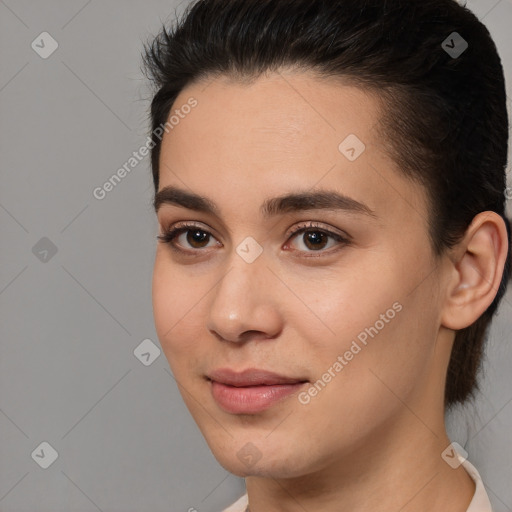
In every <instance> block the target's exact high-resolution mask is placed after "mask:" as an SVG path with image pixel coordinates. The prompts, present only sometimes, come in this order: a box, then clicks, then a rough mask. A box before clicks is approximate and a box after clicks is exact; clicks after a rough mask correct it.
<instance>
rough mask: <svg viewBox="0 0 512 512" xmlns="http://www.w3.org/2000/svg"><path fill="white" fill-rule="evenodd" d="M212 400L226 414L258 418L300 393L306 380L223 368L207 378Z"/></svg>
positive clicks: (249, 370) (255, 370)
mask: <svg viewBox="0 0 512 512" xmlns="http://www.w3.org/2000/svg"><path fill="white" fill-rule="evenodd" d="M207 377H208V380H209V381H210V384H211V393H212V397H213V399H214V400H215V402H217V404H218V405H219V407H221V408H222V409H223V410H225V411H226V412H229V413H232V414H257V413H259V412H262V411H264V410H266V409H268V408H269V407H271V406H273V405H274V404H276V403H277V402H280V401H281V400H284V399H285V398H287V397H289V396H290V395H291V394H293V393H295V392H297V391H298V390H299V389H300V388H301V387H302V386H304V384H306V382H308V381H307V380H306V379H303V378H296V377H287V376H284V375H279V374H277V373H274V372H269V371H267V370H260V369H255V368H249V369H247V370H243V371H241V372H235V371H233V370H231V369H229V368H222V369H218V370H215V371H213V372H211V373H210V374H209V375H208V376H207Z"/></svg>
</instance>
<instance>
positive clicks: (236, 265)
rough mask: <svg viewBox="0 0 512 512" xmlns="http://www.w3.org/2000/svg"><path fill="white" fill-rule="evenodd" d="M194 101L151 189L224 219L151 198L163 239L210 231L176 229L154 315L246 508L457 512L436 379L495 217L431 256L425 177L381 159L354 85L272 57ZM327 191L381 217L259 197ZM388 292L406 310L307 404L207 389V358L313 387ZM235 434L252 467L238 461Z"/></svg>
mask: <svg viewBox="0 0 512 512" xmlns="http://www.w3.org/2000/svg"><path fill="white" fill-rule="evenodd" d="M191 96H193V97H194V98H196V99H197V101H198V105H197V107H196V108H195V109H194V110H193V111H192V112H191V113H190V114H189V115H188V116H187V117H186V118H185V119H183V120H182V121H181V122H180V124H178V125H177V126H175V127H174V129H173V130H171V131H169V133H166V134H165V135H164V138H163V143H162V150H161V157H160V185H159V190H161V189H162V188H163V187H166V186H169V185H174V186H177V187H179V188H182V189H185V190H188V191H193V192H195V193H198V194H201V195H203V196H207V197H208V198H209V199H210V200H211V201H213V202H215V203H216V204H217V205H218V207H219V208H220V211H221V216H220V217H216V216H213V215H211V214H207V213H203V212H197V211H194V210H190V209H186V208H183V207H180V206H176V205H173V204H163V205H162V206H161V207H160V208H159V209H158V212H157V217H158V223H159V227H160V233H162V232H163V231H164V230H165V229H168V228H170V227H173V225H175V224H176V223H178V222H181V221H189V222H194V223H195V224H199V229H202V230H204V231H207V232H209V233H211V236H210V238H209V239H206V240H205V241H203V242H202V243H198V242H196V244H195V245H193V243H194V240H191V238H190V236H189V237H188V238H187V234H186V233H184V234H181V236H179V237H178V238H177V239H175V240H174V242H175V244H176V246H178V247H180V248H181V249H183V250H185V251H187V250H188V251H189V254H188V255H187V254H186V253H178V252H175V251H173V250H172V249H171V247H170V245H168V244H164V243H158V246H157V250H156V257H155V266H154V276H153V309H154V318H155V326H156V330H157V333H158V336H159V339H160V343H161V346H162V348H163V351H164V353H165V355H166V357H167V360H168V362H169V365H170V367H171V369H172V372H173V374H174V376H175V378H176V381H177V382H178V385H179V388H180V391H181V393H182V396H183V399H184V401H185V403H186V405H187V407H188V408H189V410H190V412H191V414H192V416H193V417H194V420H195V421H196V422H197V424H198V426H199V428H200V429H201V431H202V433H203V435H204V437H205V439H206V441H207V443H208V445H209V447H210V448H211V450H212V452H213V454H214V455H215V457H216V458H217V460H218V461H219V463H220V464H221V465H222V466H223V467H224V468H226V469H227V470H228V471H230V472H232V473H234V474H236V475H239V476H243V477H245V478H246V485H247V491H248V495H249V503H250V507H251V512H271V511H281V512H288V511H290V512H291V511H304V510H322V511H323V512H329V511H333V512H334V511H336V512H345V511H347V512H348V511H351V512H359V511H368V510H375V511H377V510H378V511H380V512H388V511H389V512H390V511H393V512H396V511H397V510H400V511H402V512H408V511H413V510H414V511H415V512H422V511H427V510H428V511H446V510H450V511H453V512H464V511H465V510H466V509H467V507H468V505H469V503H470V501H471V499H472V496H473V493H474V490H475V487H474V484H473V481H472V480H471V478H470V477H469V475H468V474H467V473H466V471H465V470H464V469H463V467H462V466H459V467H458V468H457V469H452V468H451V467H450V466H449V465H448V464H447V463H446V462H445V461H444V460H443V459H442V457H441V453H442V452H443V450H445V448H446V447H447V446H448V445H449V444H450V442H451V441H450V439H449V438H448V437H447V435H446V429H445V424H444V408H443V394H444V386H445V374H446V368H447V365H448V361H449V356H450V351H451V347H452V343H453V338H454V330H455V329H460V328H463V327H465V326H467V325H470V324H471V323H472V322H473V321H474V320H476V319H477V318H478V317H479V316H480V315H481V314H482V312H483V311H484V310H485V309H486V307H487V306H488V305H489V304H490V303H491V301H492V299H493V297H494V295H495V293H496V290H497V287H498V284H499V281H500V279H501V275H502V271H503V266H504V261H505V256H506V236H507V235H506V230H505V226H504V223H503V221H502V220H501V219H500V218H499V216H498V215H496V214H493V213H492V212H484V213H482V214H479V215H478V216H477V217H476V218H475V219H474V221H473V224H472V225H471V226H470V227H469V228H468V231H467V234H466V236H465V238H464V239H463V240H462V242H461V243H460V244H459V245H458V246H457V247H455V248H454V249H453V250H452V251H450V252H448V253H447V254H445V255H443V256H442V257H440V258H436V257H435V256H434V254H433V252H432V249H431V246H430V245H429V239H428V231H427V203H426V201H427V200H426V193H425V190H424V189H423V188H421V186H420V185H418V184H415V183H412V182H411V181H409V180H407V179H406V178H405V177H403V176H402V175H401V174H400V172H399V171H398V170H397V167H396V165H395V163H394V162H393V161H392V160H391V159H390V158H389V157H388V156H387V155H386V153H385V151H384V149H383V148H384V146H383V144H381V140H380V138H379V135H378V134H377V132H376V124H375V123H376V121H377V120H378V118H379V115H380V110H379V108H380V104H379V101H378V99H377V98H376V97H375V96H371V95H370V94H369V93H366V92H364V91H363V90H361V89H358V88H356V87H353V86H350V85H348V84H343V83H341V84H340V82H339V81H338V82H335V81H333V80H329V81H327V80H325V79H320V78H318V77H316V76H314V75H313V74H312V73H306V72H304V71H301V72H293V71H292V70H287V71H284V70H283V71H281V72H279V73H272V74H268V75H266V76H263V77H260V78H258V79H257V80H256V81H255V82H254V83H252V84H250V85H247V84H241V83H236V82H234V81H232V80H229V79H228V78H226V77H217V78H216V79H214V80H212V81H210V82H198V83H195V84H192V85H189V86H188V87H187V88H185V89H184V90H183V91H182V92H181V93H180V95H179V97H178V98H177V99H176V102H175V104H174V106H173V108H178V107H179V106H180V105H183V104H185V103H186V102H187V99H188V98H190V97H191ZM348 134H356V135H357V137H358V138H359V139H360V140H361V141H363V142H364V144H365V145H366V149H365V151H364V152H363V153H362V154H361V155H360V156H359V157H358V158H357V159H356V160H355V161H349V160H348V159H347V158H346V157H345V156H344V155H343V154H341V152H340V151H339V150H338V145H339V144H340V142H341V141H342V140H344V139H345V137H346V136H347V135H348ZM320 189H321V190H334V191H336V192H339V193H343V194H345V195H347V196H349V197H351V198H353V199H355V200H357V201H359V202H363V203H365V204H366V205H367V206H368V207H369V208H371V209H372V210H373V211H374V212H375V217H371V216H368V215H363V214H360V213H354V212H351V213H347V212H345V211H324V210H310V211H302V212H292V213H286V214H283V215H279V216H277V217H275V218H270V219H265V218H263V217H262V216H261V215H260V211H259V208H260V205H261V204H262V203H263V201H264V200H265V199H267V198H270V197H275V196H279V195H282V194H286V193H289V192H294V191H297V190H306V191H311V190H320ZM305 221H314V222H317V223H319V224H320V225H321V227H319V228H318V229H320V230H322V229H323V230H325V229H328V230H330V231H334V232H335V233H340V234H343V233H348V234H349V235H350V237H351V241H350V242H349V243H348V244H341V243H339V242H336V241H335V240H334V239H332V238H327V239H325V242H324V244H323V245H320V246H319V247H318V246H317V247H315V246H312V244H309V245H308V243H307V242H308V237H307V233H302V234H298V235H295V236H294V237H292V238H290V237H287V236H286V235H287V233H288V232H289V230H290V228H294V227H297V226H299V225H300V226H302V225H303V224H304V222H305ZM318 229H317V228H313V229H312V231H318ZM248 236H251V237H252V238H254V239H255V240H256V241H257V242H258V243H259V244H260V245H261V247H262V249H263V252H262V253H261V254H260V255H259V256H258V257H257V258H256V259H255V261H254V262H252V263H248V262H246V261H245V260H244V259H243V258H242V257H240V256H239V254H237V252H236V248H237V246H238V245H239V244H240V243H241V242H242V241H243V240H244V239H245V238H246V237H248ZM191 254H197V256H196V257H194V256H192V255H191ZM311 256H313V257H311ZM315 256H317V257H315ZM396 302H398V303H399V304H400V305H401V306H402V309H401V311H400V312H398V313H397V314H396V316H395V317H394V318H393V319H392V320H390V321H389V322H388V323H386V324H385V327H384V328H382V329H381V330H380V331H379V332H378V334H377V335H376V336H375V337H374V338H369V340H368V344H367V346H364V347H363V348H362V350H361V351H360V352H358V353H357V355H355V356H354V357H353V359H352V360H351V361H349V362H348V364H347V365H346V366H344V368H343V370H342V371H340V372H339V373H337V374H336V376H335V377H334V378H332V380H331V382H329V383H328V384H327V385H326V386H325V388H323V389H322V390H321V391H320V392H318V394H317V395H316V396H314V397H312V398H311V400H310V401H309V403H307V404H306V405H304V404H302V403H300V402H299V400H298V396H297V394H293V395H291V396H289V397H287V398H286V399H284V400H282V401H280V402H278V403H276V404H274V405H273V406H272V407H271V408H270V409H267V410H265V411H263V412H261V413H258V414H232V413H228V412H225V411H224V410H223V409H221V408H220V407H219V406H218V405H217V403H216V402H215V401H214V400H213V398H212V395H211V390H210V382H208V381H207V380H206V379H205V375H206V374H207V373H208V372H210V371H211V370H213V369H216V368H225V367H229V368H232V369H233V370H235V371H241V370H243V369H246V368H263V369H266V370H269V371H273V372H276V373H279V374H281V375H286V376H292V377H302V378H306V379H307V380H308V381H310V383H314V382H316V381H317V380H318V379H320V378H321V377H322V375H323V374H325V372H327V371H328V369H329V368H330V367H332V366H333V363H334V362H335V361H336V360H337V357H338V356H339V355H342V354H344V353H345V352H346V351H347V350H348V349H349V348H350V346H351V343H352V341H353V340H355V339H356V337H357V335H358V334H359V333H361V332H362V331H364V330H365V328H367V327H369V326H374V325H375V323H376V321H377V320H379V318H380V315H381V314H383V313H385V312H386V311H387V310H388V309H389V308H391V307H392V305H393V304H394V303H396ZM304 389H306V390H307V389H308V386H307V385H306V387H305V388H304ZM247 443H252V444H253V445H254V446H255V447H256V449H257V453H258V454H259V456H260V458H259V460H258V461H257V462H256V463H253V464H248V463H247V462H245V461H244V460H243V459H242V458H239V457H238V456H237V453H238V452H239V451H240V450H243V449H246V450H247V447H246V446H247ZM244 447H246V448H244ZM391 489H392V490H393V492H390V490H391Z"/></svg>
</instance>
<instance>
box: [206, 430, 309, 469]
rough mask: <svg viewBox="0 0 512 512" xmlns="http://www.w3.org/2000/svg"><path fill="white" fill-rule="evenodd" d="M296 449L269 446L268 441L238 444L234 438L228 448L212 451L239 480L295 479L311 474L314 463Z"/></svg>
mask: <svg viewBox="0 0 512 512" xmlns="http://www.w3.org/2000/svg"><path fill="white" fill-rule="evenodd" d="M276 440H277V439H276ZM265 441H266V442H265ZM235 446H236V447H235ZM238 446H240V447H239V448H238ZM296 446H297V445H296V444H293V443H290V444H289V445H288V446H287V445H286V444H284V443H282V442H278V443H269V442H268V440H265V439H261V440H260V441H257V440H255V441H254V442H253V441H251V440H250V439H248V438H245V439H242V440H238V439H236V441H235V440H234V439H232V438H230V440H229V441H227V444H226V445H225V446H213V447H210V449H211V450H212V453H213V455H214V457H215V458H216V459H217V461H218V463H219V464H220V465H221V466H222V467H223V468H224V469H225V470H226V471H229V472H230V473H232V474H234V475H236V476H238V477H242V478H245V477H248V476H260V477H267V478H293V477H298V476H302V475H305V474H307V473H308V470H310V469H311V467H310V466H311V464H312V462H310V461H308V460H304V455H305V454H304V455H303V454H301V453H299V452H297V447H296Z"/></svg>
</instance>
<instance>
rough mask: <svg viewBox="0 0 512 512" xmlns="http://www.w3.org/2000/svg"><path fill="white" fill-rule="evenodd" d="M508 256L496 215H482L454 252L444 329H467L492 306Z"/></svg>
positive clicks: (502, 225)
mask: <svg viewBox="0 0 512 512" xmlns="http://www.w3.org/2000/svg"><path fill="white" fill-rule="evenodd" d="M507 252H508V237H507V228H506V226H505V222H504V220H503V219H502V218H501V217H500V215H498V214H497V213H495V212H490V211H487V212H481V213H479V214H478V215H476V216H475V218H474V219H473V221H472V222H471V224H470V226H469V227H468V229H467V230H466V234H465V235H464V238H463V240H462V241H461V242H460V243H459V244H458V245H457V247H456V248H454V253H455V254H457V257H456V258H455V259H454V261H453V262H452V272H453V279H452V280H451V283H450V284H449V286H448V288H447V297H446V303H445V307H444V310H443V314H442V319H441V322H442V325H443V326H445V327H447V328H449V329H453V330H459V329H464V328H465V327H468V326H470V325H471V324H472V323H473V322H475V321H476V320H477V319H478V318H479V317H480V316H481V315H482V314H483V313H484V311H485V310H486V309H487V308H488V307H489V306H490V305H491V303H492V301H493V300H494V297H495V296H496V293H497V292H498V289H499V286H500V283H501V278H502V276H503V269H504V267H505V262H506V258H507Z"/></svg>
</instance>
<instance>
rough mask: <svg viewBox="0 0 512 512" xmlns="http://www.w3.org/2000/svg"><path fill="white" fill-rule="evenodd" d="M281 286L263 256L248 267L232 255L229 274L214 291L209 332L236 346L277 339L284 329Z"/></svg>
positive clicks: (247, 264)
mask: <svg viewBox="0 0 512 512" xmlns="http://www.w3.org/2000/svg"><path fill="white" fill-rule="evenodd" d="M278 283H279V282H278V279H277V278H276V276H275V275H274V274H273V273H272V272H271V271H270V270H269V268H268V267H267V263H266V260H265V258H264V257H263V254H262V255H260V256H259V257H258V258H257V259H256V260H255V261H253V262H252V263H248V262H246V261H244V260H243V259H242V258H241V257H240V256H239V255H238V254H237V253H236V252H233V258H232V260H231V266H230V268H229V270H228V272H226V273H225V274H224V276H223V277H222V278H221V280H220V281H219V283H218V284H217V285H216V286H215V288H214V290H213V291H212V294H211V297H212V299H211V301H212V302H211V304H210V308H209V314H208V317H207V328H208V329H209V330H210V332H212V333H214V335H215V336H216V337H217V338H218V339H220V340H222V341H230V342H235V343H241V342H244V341H248V340H250V339H267V338H274V337H275V336H277V335H278V334H279V332H280V331H281V329H282V316H281V314H280V308H279V303H278V293H277V290H278V289H279V288H278Z"/></svg>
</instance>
